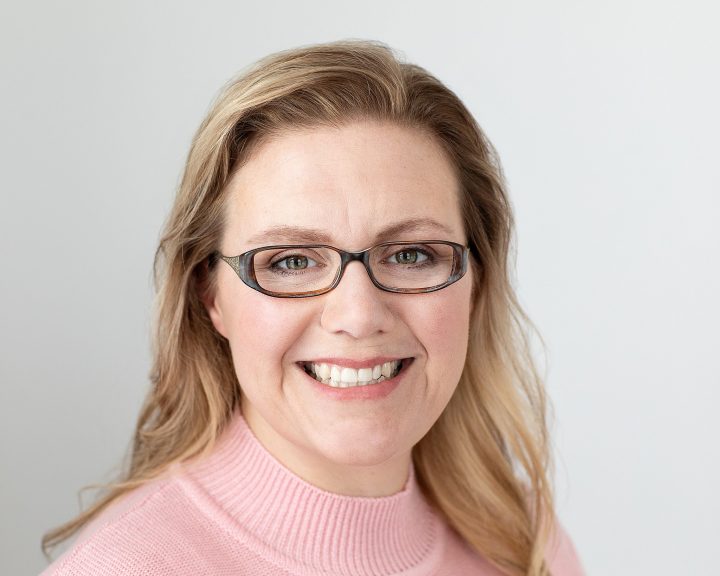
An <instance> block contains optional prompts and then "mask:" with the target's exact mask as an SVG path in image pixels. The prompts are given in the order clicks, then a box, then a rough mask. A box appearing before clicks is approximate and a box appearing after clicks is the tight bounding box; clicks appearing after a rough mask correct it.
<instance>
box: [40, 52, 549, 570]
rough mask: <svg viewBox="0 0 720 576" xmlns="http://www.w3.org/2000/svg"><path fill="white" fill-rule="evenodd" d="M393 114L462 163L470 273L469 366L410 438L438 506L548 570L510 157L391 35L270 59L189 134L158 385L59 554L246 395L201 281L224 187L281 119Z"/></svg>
mask: <svg viewBox="0 0 720 576" xmlns="http://www.w3.org/2000/svg"><path fill="white" fill-rule="evenodd" d="M362 119H367V120H378V121H387V122H394V123H396V124H400V125H403V126H410V127H415V128H418V129H421V130H423V131H425V132H427V133H429V134H432V135H433V137H434V138H435V139H436V140H437V142H439V143H440V144H441V145H442V146H443V148H444V149H445V151H446V152H447V153H448V156H449V158H450V159H451V161H452V162H453V164H454V167H455V169H456V173H457V175H458V178H459V182H460V188H461V208H462V214H463V217H464V225H465V231H466V234H467V238H468V244H469V247H470V251H471V257H472V258H473V259H474V262H475V263H476V264H477V265H475V266H473V267H472V270H473V274H474V276H473V306H472V312H471V314H472V317H471V323H470V326H471V328H470V338H469V344H468V351H467V357H466V362H465V366H464V370H463V373H462V376H461V379H460V382H459V384H458V386H457V389H456V391H455V393H454V395H453V397H452V398H451V400H450V402H449V404H448V405H447V407H446V408H445V410H444V411H443V413H442V415H441V416H440V418H439V419H438V420H437V422H435V424H434V425H433V426H432V428H431V429H430V431H429V432H428V433H427V435H426V436H425V437H424V438H423V439H422V440H421V441H420V442H419V443H418V444H417V445H416V446H415V447H414V448H413V452H412V455H413V461H414V464H415V467H416V472H417V477H418V481H419V483H420V486H421V489H422V490H423V492H424V493H425V495H426V497H427V498H428V500H429V501H430V502H431V504H432V505H433V506H434V507H435V508H436V509H437V510H438V511H439V513H440V514H441V515H443V517H444V518H445V519H446V520H447V522H448V523H449V524H450V526H451V527H452V528H453V529H454V530H455V531H456V532H457V533H458V534H460V536H461V537H462V538H463V539H464V540H465V541H466V542H467V543H468V544H469V545H470V546H471V547H472V548H474V549H475V550H476V551H477V552H478V553H480V554H482V555H483V556H484V557H485V558H487V559H488V560H489V561H490V562H491V563H492V564H494V565H495V566H496V567H498V568H499V569H500V570H501V571H502V572H504V573H506V574H508V575H513V576H520V575H532V576H543V575H547V574H549V570H548V566H547V563H546V561H545V558H544V553H545V549H546V546H547V542H548V540H549V538H550V534H551V532H552V529H553V526H554V521H555V513H554V497H553V487H552V484H551V480H552V477H553V464H552V459H551V455H550V445H549V432H548V414H547V412H548V410H549V408H550V406H549V404H548V399H547V397H546V394H545V392H544V387H543V382H542V378H541V377H540V376H539V373H538V370H537V367H536V365H535V364H534V361H533V357H532V354H531V350H530V342H531V340H530V337H531V335H532V334H537V332H536V331H535V329H534V327H533V325H532V323H531V322H530V320H529V319H528V318H527V316H526V314H525V313H524V312H523V310H522V309H521V307H520V305H519V302H518V300H517V297H516V295H515V292H514V289H513V286H512V278H511V274H512V272H513V267H512V266H511V264H512V262H511V259H512V256H513V254H512V240H513V227H514V222H513V214H512V207H511V205H510V202H509V199H508V196H507V193H506V190H505V184H504V180H503V175H502V170H501V167H500V164H499V161H498V159H497V155H496V153H495V151H494V149H493V147H492V145H491V144H490V142H489V141H488V139H487V138H486V137H485V135H484V133H483V132H482V130H481V129H480V127H479V126H478V124H477V123H476V121H475V120H474V118H473V117H472V115H471V114H470V112H469V111H468V110H467V108H466V107H465V106H464V105H463V103H462V102H461V101H460V99H459V98H458V97H457V96H456V95H455V94H454V93H453V92H452V91H451V90H449V89H448V88H447V87H446V86H444V85H443V84H442V83H441V82H440V81H439V80H438V79H436V78H435V77H434V76H432V75H431V74H429V73H428V72H427V71H426V70H424V69H423V68H421V67H419V66H416V65H413V64H408V63H405V62H404V61H402V60H401V59H400V58H398V57H397V56H396V55H395V54H394V53H393V51H392V50H391V49H389V48H388V47H387V46H385V45H384V44H381V43H376V42H368V41H343V42H335V43H329V44H320V45H314V46H307V47H302V48H299V49H294V50H288V51H284V52H280V53H277V54H274V55H271V56H269V57H267V58H265V59H263V60H261V61H259V62H258V63H257V64H256V65H255V66H254V67H252V68H250V69H249V70H248V71H246V72H245V73H243V74H242V75H241V76H239V77H237V78H236V79H234V80H232V81H231V82H230V83H228V84H227V85H226V86H225V87H224V89H223V90H222V91H221V93H220V94H219V96H218V98H217V99H216V101H215V103H214V104H213V106H212V107H211V109H210V111H209V113H208V115H207V117H206V118H205V119H204V121H203V122H202V124H201V125H200V128H199V129H198V131H197V133H196V134H195V137H194V139H193V142H192V146H191V149H190V152H189V155H188V158H187V162H186V165H185V169H184V174H183V178H182V181H181V184H180V187H179V190H178V192H177V196H176V199H175V202H174V205H173V207H172V210H171V213H170V215H169V218H168V220H167V222H166V225H165V228H164V231H163V234H162V237H161V240H160V243H159V246H158V249H157V252H156V255H155V267H154V272H155V284H156V288H157V300H156V306H155V322H154V342H153V358H154V360H153V366H152V371H151V375H150V377H151V382H152V387H151V390H150V391H149V394H148V396H147V398H146V401H145V404H144V406H143V408H142V410H141V413H140V416H139V419H138V422H137V428H136V432H135V436H134V441H133V445H132V452H131V454H130V459H129V462H128V465H127V467H126V470H125V471H124V472H123V475H122V477H121V478H120V479H119V480H118V481H117V482H114V483H112V484H109V485H107V486H105V490H104V491H103V493H101V495H100V496H99V497H98V499H97V500H96V502H95V503H94V504H93V505H92V506H91V507H90V508H88V509H87V510H85V511H83V512H82V513H80V514H79V515H78V516H77V517H76V518H75V519H73V520H71V521H69V522H67V523H66V524H64V525H62V526H59V527H57V528H55V529H54V530H52V531H49V532H48V533H47V534H45V536H44V538H43V550H44V551H45V552H46V553H47V551H48V550H49V549H50V548H52V547H53V546H55V545H56V544H58V543H59V542H62V541H63V540H65V539H67V538H69V537H70V536H72V535H73V534H74V533H76V532H77V531H78V530H79V529H80V528H81V527H83V526H84V525H85V524H87V523H88V522H89V521H90V520H91V519H93V518H94V517H96V516H97V515H98V514H99V513H100V512H101V511H102V510H103V509H105V508H106V507H107V506H108V505H109V504H110V503H111V502H113V501H115V500H116V499H118V498H119V497H121V496H123V495H125V494H126V493H128V492H129V491H130V490H133V489H134V488H137V487H139V486H141V485H143V484H144V483H146V482H148V481H149V480H151V479H153V478H156V477H158V476H159V475H160V474H162V473H163V472H165V471H166V470H167V469H168V467H169V466H170V465H171V464H173V463H175V462H178V461H183V460H186V459H188V458H190V457H193V456H196V455H198V454H202V453H205V452H206V451H209V450H210V449H211V448H212V446H213V444H214V442H215V440H216V439H217V438H218V436H219V435H220V433H221V432H222V430H223V428H224V427H225V425H226V424H227V423H228V421H229V420H230V418H231V416H232V413H233V411H234V410H235V408H237V407H238V406H239V404H240V402H241V391H240V389H239V385H238V382H237V379H236V376H235V373H234V370H233V365H232V358H231V355H230V349H229V346H228V343H227V341H226V340H225V339H224V338H223V337H222V336H220V335H219V334H218V333H217V331H216V330H215V328H214V327H213V325H212V323H211V321H210V318H209V316H208V313H207V311H206V309H205V306H204V305H203V299H202V296H203V291H204V290H206V289H208V287H209V286H210V284H209V283H212V281H213V271H212V269H211V268H208V265H207V263H208V259H209V256H210V255H211V254H212V253H213V252H214V251H215V250H216V249H217V248H218V246H219V242H220V238H221V233H222V229H223V208H224V203H225V200H226V198H225V197H226V184H227V183H228V181H229V179H230V177H231V175H232V174H233V172H234V170H237V169H238V168H239V167H240V166H242V164H243V162H244V161H245V160H246V159H247V158H248V157H249V155H250V153H251V151H252V149H253V147H254V146H257V145H258V143H259V142H261V141H262V139H263V138H266V137H268V136H271V135H273V134H277V133H279V132H281V131H282V130H284V129H288V128H297V127H313V126H318V125H343V124H347V123H348V122H350V121H353V120H362Z"/></svg>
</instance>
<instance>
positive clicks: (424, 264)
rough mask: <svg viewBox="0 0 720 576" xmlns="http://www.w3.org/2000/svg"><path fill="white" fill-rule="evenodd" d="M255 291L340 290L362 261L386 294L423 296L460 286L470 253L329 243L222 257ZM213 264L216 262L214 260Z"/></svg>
mask: <svg viewBox="0 0 720 576" xmlns="http://www.w3.org/2000/svg"><path fill="white" fill-rule="evenodd" d="M213 258H214V260H216V259H217V258H220V259H221V260H224V261H225V262H227V263H228V264H229V265H230V266H231V267H232V269H233V270H235V273H236V274H237V275H238V276H239V277H240V280H242V281H243V282H244V283H245V284H247V285H248V286H249V287H250V288H253V289H255V290H257V291H258V292H262V293H263V294H267V295H268V296H273V297H276V298H308V297H310V296H319V295H320V294H325V293H326V292H329V291H330V290H332V289H333V288H335V287H336V286H337V285H338V283H339V282H340V280H341V278H342V276H343V273H344V272H345V267H346V266H347V265H348V264H349V263H350V262H353V261H355V260H357V261H359V262H362V263H363V265H364V266H365V270H367V273H368V275H369V276H370V280H371V281H372V283H373V284H374V285H375V286H377V287H378V288H379V289H380V290H384V291H386V292H400V293H403V294H421V293H426V292H434V291H436V290H440V289H442V288H445V287H446V286H449V285H450V284H452V283H454V282H457V281H458V280H460V278H462V277H463V275H464V274H465V272H466V270H467V259H468V249H467V247H465V246H463V245H462V244H457V243H455V242H448V241H445V240H420V241H416V242H383V243H382V244H377V245H376V246H372V247H370V248H367V249H366V250H362V251H361V252H346V251H345V250H340V249H339V248H335V247H334V246H326V245H324V244H285V245H280V246H265V247H263V248H255V249H254V250H249V251H248V252H244V253H243V254H240V255H239V256H223V255H222V254H220V253H218V252H216V253H215V254H214V255H213ZM214 260H213V261H214Z"/></svg>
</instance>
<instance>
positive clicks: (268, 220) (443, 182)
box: [223, 121, 465, 250]
mask: <svg viewBox="0 0 720 576" xmlns="http://www.w3.org/2000/svg"><path fill="white" fill-rule="evenodd" d="M228 187H229V190H228V196H227V204H226V226H225V231H224V239H223V244H224V248H226V249H236V250H240V249H242V250H246V249H250V248H253V247H257V246H261V245H267V244H272V243H283V242H294V241H298V242H306V241H314V240H317V241H322V242H326V243H331V244H333V245H336V246H338V247H340V248H344V249H348V250H357V249H363V248H366V247H367V246H369V245H370V244H371V243H373V242H375V241H377V240H378V239H382V240H386V239H388V238H386V237H385V236H387V234H393V233H394V234H398V235H399V237H395V238H390V239H403V237H407V238H408V239H421V238H424V239H441V240H443V239H444V240H455V241H458V242H464V239H465V236H464V232H463V224H462V218H461V214H460V209H459V190H458V189H459V186H458V182H457V177H456V175H455V170H454V167H453V165H452V164H451V162H450V161H449V160H448V158H447V156H446V153H445V151H444V150H443V149H442V147H441V146H440V145H439V144H438V143H437V142H436V141H435V140H434V139H433V138H432V137H431V136H429V135H428V134H426V133H425V132H423V131H421V130H419V129H416V128H410V127H402V126H398V125H395V124H387V123H384V124H383V123H378V122H367V121H366V122H357V123H353V124H348V125H345V126H342V127H316V128H308V129H303V130H288V131H284V132H281V133H279V134H278V135H277V136H275V137H273V138H272V139H270V140H267V141H265V142H263V143H262V144H260V145H259V146H258V147H257V148H256V149H255V150H254V151H253V153H252V155H251V157H250V158H249V159H248V160H247V162H246V163H245V164H244V165H243V166H242V167H241V168H240V169H239V170H238V171H237V172H236V173H235V175H234V176H233V178H232V180H231V181H230V183H229V185H228ZM299 229H304V230H306V231H308V234H301V233H300V230H299Z"/></svg>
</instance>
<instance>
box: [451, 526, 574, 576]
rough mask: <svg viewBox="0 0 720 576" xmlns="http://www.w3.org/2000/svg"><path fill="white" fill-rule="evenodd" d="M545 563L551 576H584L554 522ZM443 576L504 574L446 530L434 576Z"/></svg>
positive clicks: (563, 531)
mask: <svg viewBox="0 0 720 576" xmlns="http://www.w3.org/2000/svg"><path fill="white" fill-rule="evenodd" d="M545 559H546V561H547V563H548V567H549V568H550V573H551V574H552V576H585V570H584V569H583V566H582V563H581V562H580V559H579V557H578V554H577V552H576V550H575V546H574V545H573V542H572V540H571V539H570V537H569V536H568V534H567V532H566V531H565V529H564V528H563V526H562V525H561V524H560V523H559V522H558V521H556V523H555V531H554V532H553V534H552V536H551V538H550V540H549V542H548V545H547V547H546V549H545ZM446 574H447V575H448V576H450V575H454V574H468V575H470V574H473V575H477V576H503V574H504V573H503V572H501V571H500V570H498V569H497V568H496V567H494V566H493V565H492V564H490V562H489V561H487V560H486V559H485V558H484V557H482V556H480V555H479V554H478V553H477V552H476V551H475V550H474V549H472V548H471V547H470V546H469V545H468V543H467V542H466V541H465V540H464V539H463V538H461V537H460V536H459V535H458V534H457V533H456V532H455V531H453V530H451V529H449V528H448V533H447V541H446V545H445V553H444V558H443V563H442V568H441V571H440V572H438V574H437V576H445V575H446Z"/></svg>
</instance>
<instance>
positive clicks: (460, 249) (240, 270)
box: [210, 240, 470, 298]
mask: <svg viewBox="0 0 720 576" xmlns="http://www.w3.org/2000/svg"><path fill="white" fill-rule="evenodd" d="M417 244H446V245H447V246H450V247H451V248H452V249H453V263H454V264H456V263H457V262H458V261H459V262H460V266H459V267H457V268H453V273H452V274H451V275H450V277H449V278H448V279H447V280H446V281H445V282H443V283H442V284H438V285H436V286H430V287H429V288H391V287H389V286H385V285H384V284H381V283H380V282H379V281H378V279H377V278H375V276H374V275H373V272H372V270H371V268H370V251H371V250H374V249H375V248H379V247H381V246H397V245H400V246H412V245H417ZM290 248H328V249H330V250H333V251H334V252H337V253H338V254H339V255H340V266H339V267H338V271H337V273H336V274H335V278H334V279H333V281H332V282H331V284H330V285H329V286H328V287H327V288H321V289H320V290H312V291H309V292H299V293H297V294H292V293H287V294H286V293H282V292H271V291H269V290H265V289H264V288H263V287H262V286H260V284H258V282H257V277H256V276H255V268H254V266H253V257H254V256H255V254H256V253H258V252H262V251H264V250H273V249H278V250H286V249H290ZM469 251H470V249H469V248H468V247H467V246H463V245H462V244H458V243H457V242H451V241H449V240H400V241H396V242H381V243H380V244H376V245H374V246H370V247H369V248H366V249H365V250H361V251H359V252H349V251H347V250H341V249H340V248H336V247H335V246H330V245H328V244H278V245H273V246H261V247H260V248H253V249H252V250H248V251H247V252H243V253H242V254H239V255H238V256H224V255H223V254H221V253H220V252H219V251H215V252H213V253H212V254H211V255H210V263H211V265H212V264H214V261H216V260H217V259H220V260H224V261H225V262H227V263H228V264H229V265H230V267H231V268H232V269H233V271H234V272H235V273H236V274H237V275H238V277H239V278H240V280H242V281H243V283H244V284H245V285H247V286H249V287H250V288H252V289H253V290H257V291H258V292H260V293H262V294H265V295H267V296H271V297H273V298H311V297H313V296H320V295H322V294H327V293H328V292H330V291H331V290H333V289H335V288H336V287H337V285H338V284H339V283H340V280H342V277H343V274H344V273H345V268H346V267H347V265H348V264H350V262H355V261H358V262H362V264H363V266H364V267H365V271H366V272H367V274H368V276H369V277H370V281H371V282H372V283H373V284H374V285H375V287H376V288H378V289H380V290H382V291H383V292H392V293H399V294H427V293H429V292H436V291H438V290H442V289H443V288H447V287H448V286H450V285H451V284H454V283H455V282H457V281H458V280H460V279H461V278H462V277H463V276H465V273H466V272H467V263H468V253H469Z"/></svg>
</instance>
